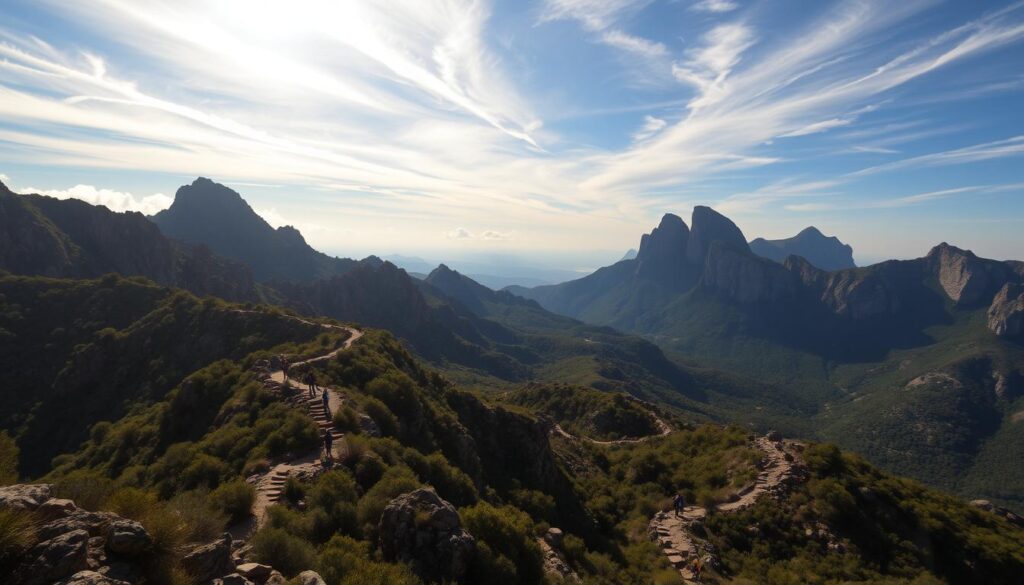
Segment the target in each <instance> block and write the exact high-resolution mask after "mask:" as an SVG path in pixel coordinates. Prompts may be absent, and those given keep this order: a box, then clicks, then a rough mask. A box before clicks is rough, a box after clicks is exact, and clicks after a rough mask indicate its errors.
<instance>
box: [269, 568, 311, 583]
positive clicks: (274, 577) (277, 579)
mask: <svg viewBox="0 0 1024 585" xmlns="http://www.w3.org/2000/svg"><path fill="white" fill-rule="evenodd" d="M308 572H312V571H308ZM287 582H288V579H285V578H284V575H282V574H281V573H280V571H271V572H270V576H269V577H267V580H266V582H265V583H263V585H286V584H287Z"/></svg>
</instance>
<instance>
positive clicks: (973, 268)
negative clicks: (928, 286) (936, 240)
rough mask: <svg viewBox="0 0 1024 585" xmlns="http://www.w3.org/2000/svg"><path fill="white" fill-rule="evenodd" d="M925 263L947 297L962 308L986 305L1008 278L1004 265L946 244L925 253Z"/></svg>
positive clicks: (1006, 268) (1008, 274)
mask: <svg viewBox="0 0 1024 585" xmlns="http://www.w3.org/2000/svg"><path fill="white" fill-rule="evenodd" d="M927 262H928V264H929V266H930V267H931V270H932V271H933V272H934V274H935V276H936V277H937V278H938V280H939V284H940V285H941V286H942V290H944V291H946V295H947V296H949V298H950V299H952V300H953V301H954V302H955V303H956V304H958V305H963V306H974V305H978V304H980V303H987V302H988V301H989V299H991V298H992V295H993V293H995V291H996V290H998V289H999V287H1000V286H1002V285H1003V284H1004V283H1005V282H1006V281H1007V279H1008V278H1009V277H1010V274H1011V270H1010V269H1009V267H1008V266H1006V264H1005V263H1003V262H998V261H995V260H987V259H984V258H978V257H977V256H975V255H974V252H971V251H970V250H961V249H960V248H957V247H956V246H950V245H949V244H947V243H945V242H943V243H941V244H939V245H938V246H935V247H934V248H932V250H931V251H930V252H928V256H927Z"/></svg>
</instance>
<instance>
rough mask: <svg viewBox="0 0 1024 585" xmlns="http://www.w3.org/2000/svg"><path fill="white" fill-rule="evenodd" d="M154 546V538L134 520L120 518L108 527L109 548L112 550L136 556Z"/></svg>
mask: <svg viewBox="0 0 1024 585" xmlns="http://www.w3.org/2000/svg"><path fill="white" fill-rule="evenodd" d="M152 546H153V538H152V537H150V536H149V533H148V532H146V529H145V528H143V527H142V524H139V523H138V522H136V521H134V520H127V519H124V518H119V519H117V520H114V521H113V522H111V523H110V525H109V526H108V527H107V548H108V549H109V550H110V552H113V553H117V554H122V555H128V556H134V555H139V554H142V553H144V552H146V551H148V550H149V549H150V547H152Z"/></svg>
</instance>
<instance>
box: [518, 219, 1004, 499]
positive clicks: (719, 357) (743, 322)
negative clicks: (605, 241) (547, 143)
mask: <svg viewBox="0 0 1024 585" xmlns="http://www.w3.org/2000/svg"><path fill="white" fill-rule="evenodd" d="M819 236H820V234H818V233H817V230H814V231H813V232H810V231H805V232H804V233H803V234H802V236H798V237H797V238H794V239H792V240H789V241H788V242H789V243H788V244H782V245H779V246H773V247H775V248H777V249H790V250H792V249H794V246H795V245H796V244H800V245H804V244H805V243H806V242H808V241H811V242H813V241H818V242H824V243H825V245H826V247H827V248H830V249H832V250H833V251H835V250H837V249H839V247H840V245H839V243H838V241H830V239H828V238H823V237H819ZM766 245H767V244H766ZM844 255H845V253H844ZM819 262H822V259H821V258H819ZM1022 282H1024V263H1021V262H1015V261H1008V262H1002V261H995V260H988V259H984V258H979V257H977V256H976V255H974V254H973V253H971V252H970V251H967V250H962V249H959V248H957V247H955V246H951V245H949V244H945V243H943V244H940V245H938V246H936V247H935V248H933V249H932V250H931V251H930V252H929V253H928V255H927V256H925V257H923V258H918V259H915V260H902V261H897V260H892V261H887V262H883V263H880V264H876V265H873V266H868V267H864V268H846V269H842V270H836V271H831V272H830V271H826V270H822V269H819V268H817V267H815V266H814V265H812V264H811V262H809V261H808V260H807V259H805V258H803V257H800V256H789V257H787V258H785V259H783V261H782V263H779V262H777V261H775V260H769V259H767V258H763V257H761V256H759V255H757V254H755V253H754V252H753V251H752V250H751V247H750V246H749V245H748V244H747V242H746V239H745V238H744V237H743V234H742V232H741V231H740V230H739V229H738V228H737V227H736V226H735V224H733V223H732V222H731V221H729V220H728V218H726V217H724V216H722V215H721V214H718V213H716V212H715V211H713V210H711V209H710V208H707V207H697V208H696V209H695V210H694V213H693V217H692V220H691V224H690V226H687V225H686V224H685V222H683V221H682V220H681V219H680V218H679V217H677V216H675V215H671V214H668V215H666V216H665V217H664V218H663V219H662V221H661V223H660V224H659V225H658V227H656V228H655V229H654V230H653V231H652V232H651V233H649V234H646V235H644V236H643V238H642V239H641V243H640V249H639V253H638V255H637V257H636V258H635V259H633V260H623V261H620V262H617V263H615V264H613V265H611V266H607V267H604V268H601V269H599V270H598V271H596V272H595V273H594V274H592V275H589V276H586V277H584V278H581V279H578V280H575V281H570V282H566V283H562V284H559V285H554V286H542V287H535V288H531V289H527V288H522V287H510V288H509V289H507V290H508V291H509V292H512V293H514V294H517V295H520V296H523V297H524V298H528V299H532V300H536V301H537V302H539V303H540V304H541V306H543V307H545V308H547V309H549V310H551V311H553V312H556V313H559V314H563V315H567V316H571V317H574V318H577V319H581V320H582V321H584V322H588V323H593V324H595V325H606V326H612V327H616V328H620V329H622V330H625V331H630V332H634V333H638V334H641V335H644V336H646V337H647V338H649V339H651V340H652V341H655V342H657V343H658V344H660V345H661V346H662V347H664V348H666V349H667V350H670V351H676V352H679V353H680V354H682V355H683V356H685V357H686V358H687V359H691V360H694V361H695V362H699V363H703V364H707V365H710V366H712V367H716V368H721V369H724V370H728V371H732V372H737V373H741V374H743V375H746V376H750V377H754V378H757V379H761V380H764V381H766V382H769V383H772V384H775V385H777V386H779V387H784V388H787V389H789V391H790V393H791V394H793V395H798V396H800V397H801V398H802V399H804V400H806V401H808V402H811V403H813V404H816V405H817V412H816V413H815V415H814V416H812V417H810V418H809V419H808V423H809V424H810V425H811V426H813V427H814V428H815V429H816V431H815V432H817V433H819V434H820V435H822V436H825V437H828V438H830V439H833V440H836V441H837V442H839V443H840V444H842V445H844V446H846V447H849V448H854V449H858V450H860V451H862V452H864V453H865V454H867V455H869V456H871V457H872V458H873V459H874V460H876V461H879V462H882V463H883V464H885V465H886V466H888V467H890V468H892V469H895V470H897V471H900V472H901V473H906V474H910V475H914V476H916V477H919V478H922V479H926V480H928V481H930V482H932V483H936V484H939V485H942V486H944V487H947V488H948V489H957V490H961V491H964V492H965V493H973V494H977V493H984V494H986V495H987V496H989V497H992V498H995V499H1001V501H1004V502H1009V503H1012V504H1013V505H1016V506H1021V505H1022V504H1024V471H1020V472H1018V471H1016V467H1015V471H1012V472H1008V473H1007V472H1001V473H1002V477H1001V478H999V479H998V480H997V479H995V477H994V475H993V474H994V473H995V470H997V469H1003V466H1002V465H1000V464H998V463H997V462H1000V461H1001V462H1006V461H1009V459H1010V458H1012V457H1018V458H1024V435H1022V434H1021V433H1024V430H1022V429H1024V427H1022V426H1021V425H1020V424H1019V422H1018V421H1021V420H1024V398H1022V397H1024V347H1022V340H1021V334H1022V332H1024V331H1022V330H1024V327H1022V324H1024V296H1021V293H1022V291H1024V286H1022V285H1021V283H1022ZM910 429H913V431H910ZM1007 466H1008V467H1014V466H1012V465H1007Z"/></svg>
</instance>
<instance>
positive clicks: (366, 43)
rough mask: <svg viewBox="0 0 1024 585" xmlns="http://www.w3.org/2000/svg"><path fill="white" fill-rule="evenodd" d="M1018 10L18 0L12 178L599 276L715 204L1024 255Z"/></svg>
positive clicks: (756, 230)
mask: <svg viewBox="0 0 1024 585" xmlns="http://www.w3.org/2000/svg"><path fill="white" fill-rule="evenodd" d="M1022 163H1024V2H994V1H991V2H990V1H980V0H979V1H971V2H963V1H949V2H940V1H934V0H902V1H900V2H891V1H871V0H859V1H836V2H830V1H820V2H819V1H815V2H807V1H794V2H788V1H785V0H762V1H750V2H748V1H743V0H536V1H527V0H515V1H508V2H498V1H490V0H475V1H474V0H407V1H406V0H346V1H345V2H332V1H329V0H288V1H287V2H273V1H268V0H178V1H173V2H170V1H168V2H159V1H156V0H75V1H73V2H72V1H68V0H3V2H2V3H0V180H3V181H4V182H5V183H6V184H7V185H8V186H9V187H11V188H12V189H13V190H15V191H18V192H39V193H45V194H50V195H53V196H57V197H77V198H80V199H84V200H86V201H90V202H92V203H99V204H104V205H107V206H108V207H110V208H111V209H114V210H117V211H125V210H134V211H141V212H143V213H147V214H152V213H155V212H156V211H159V210H160V209H162V208H165V207H167V206H168V205H170V203H171V201H172V200H173V194H174V192H175V190H176V189H177V188H178V187H179V186H180V185H183V184H186V183H189V182H191V181H192V180H193V179H194V178H195V177H196V176H207V177H210V178H212V179H214V180H217V181H219V182H223V183H225V184H227V185H229V186H231V187H232V188H234V189H235V190H237V191H239V192H240V193H241V194H242V195H243V196H244V197H245V198H246V200H248V201H249V202H250V204H251V205H252V206H253V207H254V209H256V210H257V212H259V213H260V214H261V215H263V217H264V218H265V219H267V221H269V222H270V223H271V224H272V225H275V226H277V225H284V224H291V225H295V226H296V227H298V228H299V229H300V230H302V232H303V233H304V235H305V236H306V238H307V240H308V241H309V242H310V243H311V244H313V245H314V246H315V247H318V248H320V249H323V250H325V251H328V252H331V253H335V254H338V255H343V256H353V257H361V256H364V255H366V254H370V253H374V254H380V255H386V254H394V253H399V254H405V255H413V256H421V257H429V258H441V259H443V258H457V257H469V256H473V255H476V256H477V257H480V256H481V255H482V256H485V257H492V258H506V259H507V258H514V259H516V261H521V262H531V261H532V262H536V263H541V264H545V265H549V266H557V267H558V268H561V269H569V270H580V271H582V270H588V269H592V268H595V267H596V266H599V265H601V264H607V263H610V262H611V261H614V260H617V259H618V258H619V257H621V256H622V254H623V253H624V252H625V250H627V249H629V248H633V247H636V246H637V244H638V242H639V238H640V235H641V234H642V233H644V232H647V231H650V229H651V228H652V227H653V226H655V225H656V224H657V222H658V220H659V218H660V216H661V215H662V214H664V213H666V212H673V213H676V214H679V215H681V216H683V217H684V218H688V216H689V213H690V210H691V209H692V207H693V206H695V205H710V206H712V207H714V208H715V209H717V210H719V211H721V212H722V213H724V214H726V215H728V216H729V217H730V218H732V219H733V220H734V221H735V222H736V223H737V224H738V225H739V226H740V227H741V228H742V229H743V231H744V233H745V234H746V236H747V237H748V239H753V238H754V237H758V236H762V237H768V238H779V237H788V236H791V235H794V234H796V233H797V232H798V231H799V230H800V229H802V228H803V227H806V226H808V225H815V226H817V227H818V228H820V229H821V230H822V231H824V232H825V233H827V234H829V235H836V236H838V237H839V238H841V239H842V240H843V241H846V242H848V243H850V244H851V245H852V246H853V247H854V251H855V256H856V258H857V260H858V262H860V263H862V264H863V263H870V262H874V261H878V260H881V259H884V258H908V257H916V256H921V255H923V254H925V253H926V252H927V250H928V249H929V248H930V247H931V246H933V245H935V244H937V243H939V242H941V241H949V242H950V243H954V244H956V245H959V246H961V247H965V248H970V249H972V250H974V251H975V252H976V253H978V254H980V255H983V256H988V257H994V258H1000V259H1005V258H1020V259H1024V170H1022Z"/></svg>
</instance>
